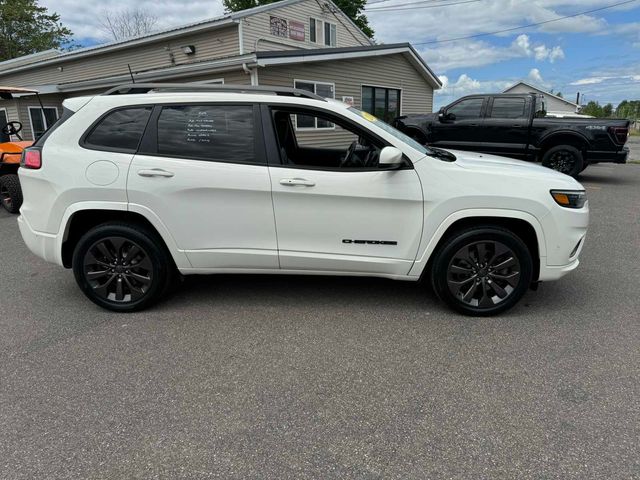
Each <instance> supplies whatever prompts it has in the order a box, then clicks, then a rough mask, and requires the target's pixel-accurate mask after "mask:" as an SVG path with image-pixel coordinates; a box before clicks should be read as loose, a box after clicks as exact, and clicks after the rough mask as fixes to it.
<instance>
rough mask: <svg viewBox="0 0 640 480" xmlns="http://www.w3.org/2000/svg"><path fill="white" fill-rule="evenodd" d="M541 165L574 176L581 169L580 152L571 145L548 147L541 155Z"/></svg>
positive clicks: (582, 159) (581, 159)
mask: <svg viewBox="0 0 640 480" xmlns="http://www.w3.org/2000/svg"><path fill="white" fill-rule="evenodd" d="M542 165H544V166H545V167H547V168H551V169H552V170H556V171H558V172H561V173H564V174H566V175H569V176H571V177H573V178H576V177H577V176H578V174H579V173H580V172H581V171H582V170H583V167H584V158H583V157H582V152H581V151H580V150H578V149H577V148H576V147H573V146H571V145H558V146H556V147H553V148H550V149H549V150H547V151H546V152H545V154H544V155H543V156H542Z"/></svg>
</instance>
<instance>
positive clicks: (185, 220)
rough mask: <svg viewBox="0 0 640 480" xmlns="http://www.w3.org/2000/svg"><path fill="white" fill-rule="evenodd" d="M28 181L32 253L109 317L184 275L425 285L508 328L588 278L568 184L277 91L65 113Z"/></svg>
mask: <svg viewBox="0 0 640 480" xmlns="http://www.w3.org/2000/svg"><path fill="white" fill-rule="evenodd" d="M19 175H20V182H21V184H22V189H23V191H24V204H23V205H22V209H21V216H20V217H19V219H18V222H19V225H20V231H21V233H22V236H23V238H24V241H25V242H26V244H27V245H28V247H29V248H30V249H31V251H32V252H34V253H35V254H36V255H38V256H40V257H42V258H44V259H45V260H47V261H49V262H53V263H57V264H58V265H61V266H64V267H67V268H72V269H73V271H74V274H75V277H76V280H77V282H78V285H79V286H80V288H81V289H82V291H83V292H84V293H85V294H86V295H87V297H88V298H89V299H91V300H92V301H93V302H95V303H96V304H98V305H100V306H102V307H105V308H108V309H111V310H115V311H133V310H139V309H142V308H144V307H147V306H149V305H151V304H152V303H154V302H156V301H157V300H159V299H160V298H162V296H163V295H164V294H165V293H166V292H167V290H168V287H169V286H170V284H171V282H172V279H173V278H175V276H176V275H177V274H178V272H179V274H182V275H188V274H214V273H252V274H255V273H266V274H276V273H279V274H281V273H288V274H305V275H362V276H365V275H366V276H378V277H387V278H392V279H397V280H411V281H417V280H420V279H421V278H425V279H428V280H430V282H431V283H432V285H433V288H434V290H435V292H436V293H437V295H438V296H439V297H440V298H441V299H442V300H444V301H445V302H446V303H448V304H449V305H450V306H451V307H453V308H454V309H456V310H458V311H460V312H463V313H466V314H471V315H491V314H496V313H499V312H502V311H504V310H506V309H508V308H509V307H511V306H513V305H514V304H515V303H516V302H517V301H518V300H519V299H520V298H521V297H522V296H523V295H524V293H525V292H526V291H527V289H528V288H529V287H530V286H535V285H537V283H538V282H539V281H547V280H556V279H559V278H560V277H562V276H563V275H565V274H566V273H568V272H570V271H572V270H573V269H575V268H576V267H577V266H578V256H579V254H580V251H581V249H582V246H583V243H584V237H585V233H586V230H587V224H588V216H589V213H588V205H587V202H586V197H585V192H584V188H583V187H582V186H581V185H580V184H579V183H578V182H576V181H575V180H574V179H573V178H571V177H568V176H566V175H563V174H560V173H557V172H554V171H552V170H549V169H546V168H544V167H540V166H537V165H533V164H529V163H525V162H520V161H516V160H510V159H506V158H500V157H494V156H489V155H479V154H474V153H468V152H457V151H456V152H448V151H444V150H438V149H430V148H428V147H424V146H422V145H419V144H418V143H416V142H415V141H413V140H412V139H410V138H409V137H407V136H405V135H403V134H402V133H400V132H398V131H397V130H395V129H394V128H392V127H390V126H389V125H387V124H386V123H384V122H382V121H380V120H378V119H377V118H375V117H374V116H372V115H370V114H368V113H364V112H361V111H359V110H357V109H356V108H353V107H349V106H347V105H345V104H343V103H340V102H337V101H334V100H327V99H324V98H320V97H318V96H316V95H314V94H311V93H309V92H305V91H300V90H293V89H279V88H267V87H246V86H236V87H233V86H217V87H199V86H189V85H175V84H164V85H163V84H143V85H140V84H136V85H129V86H123V87H119V88H116V89H113V90H111V91H109V92H107V93H106V94H104V95H99V96H95V97H79V98H72V99H68V100H66V101H65V102H64V115H63V116H62V118H61V120H60V121H59V122H58V123H57V124H56V125H55V126H54V127H53V128H51V129H50V130H49V131H48V132H46V133H45V135H43V137H41V138H40V139H39V140H38V141H37V142H36V144H35V145H34V146H33V147H31V148H29V149H27V150H25V152H24V153H23V159H22V166H21V168H20V173H19Z"/></svg>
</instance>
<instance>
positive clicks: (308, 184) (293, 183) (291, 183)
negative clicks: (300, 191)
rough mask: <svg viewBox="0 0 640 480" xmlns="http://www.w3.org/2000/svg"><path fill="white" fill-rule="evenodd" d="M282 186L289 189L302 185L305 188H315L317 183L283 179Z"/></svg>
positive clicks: (301, 179) (302, 179)
mask: <svg viewBox="0 0 640 480" xmlns="http://www.w3.org/2000/svg"><path fill="white" fill-rule="evenodd" d="M280 185H286V186H288V187H295V186H296V185H302V186H303V187H314V186H315V185H316V182H312V181H311V180H306V179H304V178H283V179H282V180H280Z"/></svg>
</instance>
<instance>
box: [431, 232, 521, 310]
mask: <svg viewBox="0 0 640 480" xmlns="http://www.w3.org/2000/svg"><path fill="white" fill-rule="evenodd" d="M486 240H489V241H498V242H501V243H503V244H504V245H506V246H507V247H509V248H510V249H511V250H512V251H513V252H514V253H515V254H516V256H517V257H518V260H519V262H520V283H519V284H518V286H517V287H516V288H515V290H514V292H513V293H512V294H511V295H510V296H509V298H507V299H506V300H505V301H504V302H501V303H499V304H498V305H495V306H494V307H491V308H478V307H473V306H471V305H467V304H465V303H462V302H461V301H460V300H458V299H457V298H456V296H455V295H454V294H452V293H451V291H450V290H449V286H448V284H447V276H448V268H449V262H450V261H451V258H452V257H453V256H454V255H455V254H456V253H457V252H458V251H459V250H460V249H461V248H462V247H464V246H465V245H468V244H470V243H474V242H478V241H486ZM532 277H533V259H532V257H531V253H530V252H529V249H528V248H527V246H526V245H525V244H524V242H523V241H522V240H521V239H520V238H519V237H517V236H516V235H514V234H513V233H511V232H510V231H508V230H504V229H499V228H493V227H479V228H474V229H470V230H466V231H463V232H460V233H458V234H454V235H453V236H452V237H450V238H449V240H448V241H447V242H446V243H445V244H444V245H443V246H442V247H441V248H440V250H439V251H438V252H437V253H436V256H435V258H434V262H433V269H432V275H431V280H432V285H433V289H434V291H435V292H436V294H437V295H438V297H440V299H441V300H443V301H444V302H446V303H447V304H448V305H449V306H450V307H452V308H453V309H455V310H457V311H458V312H460V313H463V314H465V315H472V316H491V315H496V314H499V313H502V312H504V311H506V310H509V309H510V308H511V307H513V306H514V305H515V304H516V303H518V301H519V300H520V299H521V298H522V297H523V296H524V294H525V293H526V292H527V290H528V289H529V286H530V285H531V281H532Z"/></svg>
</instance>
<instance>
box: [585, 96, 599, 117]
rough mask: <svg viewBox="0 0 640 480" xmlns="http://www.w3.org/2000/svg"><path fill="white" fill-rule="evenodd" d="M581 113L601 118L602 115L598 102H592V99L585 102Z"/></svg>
mask: <svg viewBox="0 0 640 480" xmlns="http://www.w3.org/2000/svg"><path fill="white" fill-rule="evenodd" d="M582 113H584V114H585V115H591V116H593V117H598V118H601V117H603V116H604V115H603V111H602V107H601V106H600V104H599V103H598V102H594V101H593V100H592V101H590V102H589V103H587V104H586V105H585V106H584V108H583V109H582Z"/></svg>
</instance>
